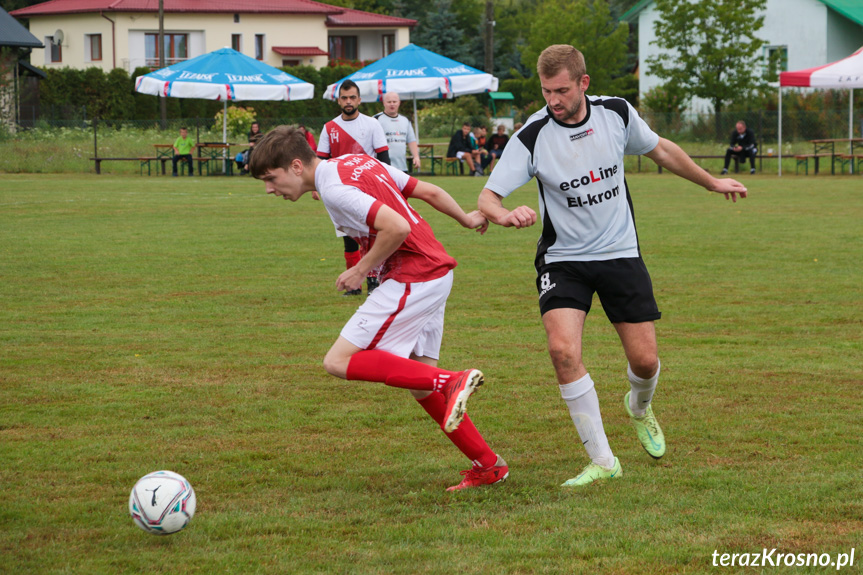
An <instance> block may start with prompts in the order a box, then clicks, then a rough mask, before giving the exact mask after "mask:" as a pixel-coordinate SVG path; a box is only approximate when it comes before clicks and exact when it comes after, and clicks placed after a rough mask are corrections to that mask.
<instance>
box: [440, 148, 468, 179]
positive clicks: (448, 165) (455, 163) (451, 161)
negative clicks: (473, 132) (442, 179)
mask: <svg viewBox="0 0 863 575" xmlns="http://www.w3.org/2000/svg"><path fill="white" fill-rule="evenodd" d="M465 153H467V152H465ZM443 165H444V175H447V174H450V173H452V175H453V176H458V175H462V176H463V175H464V163H462V161H461V160H459V159H458V158H444V163H443Z"/></svg>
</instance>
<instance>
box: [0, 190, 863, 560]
mask: <svg viewBox="0 0 863 575" xmlns="http://www.w3.org/2000/svg"><path fill="white" fill-rule="evenodd" d="M741 179H742V180H743V181H744V182H745V183H746V184H747V185H748V186H749V189H750V191H751V196H750V197H749V198H748V199H746V200H744V201H742V202H738V203H736V204H733V203H731V202H727V201H726V200H724V199H723V198H722V197H720V196H712V195H710V194H708V193H707V192H704V191H703V190H700V189H698V188H696V187H695V186H693V185H691V184H689V183H687V182H684V181H682V180H680V179H678V178H675V177H673V176H670V175H668V174H666V175H663V176H658V175H655V174H650V175H640V176H634V177H631V178H630V181H629V184H630V188H631V190H632V191H633V200H634V204H635V210H636V217H637V221H638V225H639V227H638V229H639V235H640V240H641V244H642V251H643V254H644V257H645V259H646V261H647V264H648V267H649V268H650V270H651V274H652V277H653V281H654V286H655V289H656V295H657V299H658V300H659V305H660V309H661V310H662V311H663V319H662V320H661V321H659V322H658V323H657V330H658V334H659V341H660V356H661V358H662V365H663V371H662V377H661V380H660V387H659V389H658V391H657V394H656V401H655V403H654V406H655V410H656V413H657V416H658V418H659V420H660V422H662V424H663V427H664V430H665V433H666V437H667V439H668V444H669V453H668V454H667V455H666V457H665V458H664V459H663V460H661V462H658V463H657V462H653V461H652V460H651V459H650V458H649V457H648V456H647V454H645V453H644V452H643V450H642V449H641V446H640V445H639V443H638V441H637V439H636V438H635V434H634V432H633V430H632V429H631V427H630V425H629V422H628V418H627V416H626V414H625V412H624V409H623V405H622V398H623V395H624V393H625V392H626V391H627V390H628V383H627V381H626V375H625V369H626V364H625V360H624V358H623V354H622V352H621V349H620V345H619V343H618V342H617V339H616V335H615V334H614V331H613V329H612V328H611V326H610V325H609V324H608V322H607V320H606V319H605V317H604V315H603V314H602V312H601V310H600V309H599V306H598V303H597V305H596V306H595V311H594V313H592V314H591V315H590V317H589V319H588V324H587V328H586V334H585V363H586V364H587V366H588V368H589V370H590V372H591V375H592V376H593V379H594V380H595V381H596V382H597V391H598V393H599V396H600V402H601V404H602V406H603V415H604V420H605V425H606V430H607V433H608V435H609V439H610V442H611V445H612V448H613V449H614V450H615V454H616V455H617V456H618V457H619V458H620V461H621V464H622V465H623V471H624V476H623V478H622V479H621V480H620V481H615V482H612V483H608V484H604V485H595V486H592V487H590V488H587V489H584V490H581V491H562V490H561V489H560V488H559V487H558V486H559V484H560V483H562V482H563V481H564V480H566V479H568V478H570V477H572V476H574V475H575V474H576V473H577V472H578V471H579V470H580V469H581V468H582V467H583V466H584V465H585V464H586V463H587V458H586V455H585V453H584V450H583V449H582V447H581V445H580V441H579V439H578V436H577V434H576V432H575V428H574V427H573V425H572V423H571V421H570V419H569V416H568V413H567V410H566V407H565V404H564V403H563V401H562V400H561V399H560V395H559V392H558V389H557V386H556V384H555V381H554V374H553V372H552V369H551V365H550V362H549V360H548V358H547V354H546V351H545V341H544V334H543V332H542V328H541V324H540V320H539V316H538V311H537V307H536V290H535V287H534V284H533V282H534V271H533V268H532V262H533V253H534V249H535V242H536V239H537V236H538V234H539V228H538V227H537V228H534V229H529V230H511V229H502V228H497V227H495V228H492V229H491V230H490V231H489V233H488V234H486V235H485V236H482V237H480V236H479V235H478V234H475V233H473V232H470V231H467V230H464V229H462V228H460V227H458V226H457V225H456V224H455V223H454V222H451V221H449V220H446V218H444V217H443V216H440V215H438V214H436V213H432V212H430V211H429V210H428V209H422V207H421V211H422V213H423V214H424V215H426V216H427V218H428V219H429V220H430V221H431V223H432V226H433V227H434V228H435V229H436V231H437V233H438V237H439V238H440V239H441V241H442V242H443V243H444V245H445V246H446V247H447V248H448V250H449V251H450V253H452V254H453V255H454V256H455V257H456V259H458V261H459V262H460V265H459V267H458V268H457V269H456V283H455V288H454V290H453V294H452V296H451V298H450V301H449V305H448V309H447V312H448V313H447V333H446V335H445V337H444V346H443V350H442V359H441V365H442V366H444V367H450V368H453V369H461V368H466V367H474V366H475V367H480V368H482V369H483V370H484V372H485V374H486V382H487V383H486V385H485V386H484V387H483V388H482V389H481V390H480V391H479V393H478V394H477V395H476V396H475V397H474V398H473V399H472V400H471V414H472V417H473V419H474V421H475V423H476V424H477V426H478V427H479V428H480V430H481V431H482V432H483V433H484V434H485V436H486V438H487V439H488V441H489V443H490V444H491V445H492V447H493V448H494V449H495V450H496V451H498V452H499V453H500V454H502V455H503V456H504V457H505V458H506V459H507V461H508V462H509V464H510V467H511V474H510V479H509V481H508V482H507V483H505V484H504V485H502V486H495V487H493V488H487V489H481V490H475V491H472V492H467V493H455V494H451V493H445V492H444V489H445V488H446V487H447V486H449V485H452V484H454V483H456V482H458V480H459V479H460V476H459V475H458V471H459V470H461V469H466V468H467V467H468V466H469V464H468V462H467V461H466V460H464V458H463V457H462V456H461V455H460V454H459V453H458V452H457V451H456V450H455V448H453V447H452V446H451V445H450V444H449V442H448V441H447V440H446V438H445V437H444V436H443V434H442V433H441V432H440V431H439V430H436V429H435V428H434V425H433V424H432V423H431V421H430V420H428V418H427V417H426V416H425V414H424V412H423V411H422V410H421V409H420V407H419V406H417V405H416V404H415V402H414V401H413V400H411V399H410V398H409V397H408V395H407V393H405V392H403V391H400V390H396V389H393V388H388V387H385V386H383V385H380V384H366V383H348V382H344V381H341V380H336V379H335V378H332V377H329V376H327V375H326V373H325V372H324V371H323V369H322V368H321V366H320V363H321V359H322V357H323V355H324V353H325V352H326V350H327V349H328V347H329V345H330V344H331V342H332V341H333V340H334V338H335V337H336V336H337V335H338V332H339V330H340V328H341V326H342V324H343V323H344V322H345V321H346V320H347V318H348V317H349V316H350V315H351V313H352V311H353V309H354V308H355V306H356V305H357V300H356V299H352V298H342V297H340V296H339V295H338V294H337V293H336V292H335V289H334V287H333V286H334V282H335V278H336V277H337V276H338V274H339V273H340V272H341V270H342V269H343V267H344V260H343V258H342V255H341V248H340V246H341V242H340V241H339V240H337V239H336V237H335V236H334V233H333V228H332V224H330V223H329V220H328V219H327V217H326V214H325V212H324V210H323V207H322V206H321V205H320V204H318V203H316V202H313V201H312V200H311V199H310V198H309V197H304V198H303V199H302V200H301V201H300V202H298V203H296V204H292V203H288V202H282V201H280V200H276V199H274V198H272V197H268V196H266V195H265V194H264V193H263V186H262V184H260V183H259V182H256V181H254V180H250V179H248V178H217V177H210V178H206V177H205V178H195V179H189V180H188V181H186V180H183V179H172V178H156V177H152V178H146V177H138V176H125V177H113V176H101V177H98V176H88V175H79V176H76V175H68V174H66V175H53V176H52V175H38V176H37V175H12V176H10V175H4V176H2V183H0V246H2V247H0V250H2V254H3V255H2V258H0V350H2V353H0V498H2V504H0V557H2V560H0V573H16V574H18V573H82V574H100V573H105V574H114V573H144V572H150V573H202V574H210V573H231V574H246V573H374V574H377V573H386V574H388V573H404V574H413V573H432V572H434V573H440V572H448V573H499V572H501V573H519V574H521V573H551V574H556V573H600V572H601V573H619V574H630V573H713V572H729V573H732V572H733V573H736V572H794V573H807V572H812V573H816V572H817V573H821V572H830V571H836V567H833V566H826V567H808V568H807V567H793V568H791V567H784V566H780V567H769V566H768V567H767V568H765V569H763V570H762V569H758V568H756V569H752V568H742V569H741V568H739V567H738V568H729V567H724V568H723V567H719V566H714V564H713V562H714V558H713V554H714V552H718V553H719V554H720V555H721V554H722V553H753V554H754V553H759V554H760V553H761V552H762V550H763V549H765V548H766V549H768V550H770V549H773V548H776V549H777V553H794V554H797V553H807V554H819V555H820V554H822V553H829V554H831V556H832V557H833V558H834V559H835V558H836V556H837V555H838V554H840V553H850V552H851V550H852V549H854V548H856V560H855V565H854V567H853V568H851V567H848V568H846V569H845V570H846V571H849V572H859V571H860V567H859V565H860V563H861V562H863V558H861V555H863V548H861V547H863V546H861V545H860V543H861V534H863V487H861V480H860V479H861V475H860V459H861V453H863V445H861V439H860V437H861V425H860V417H861V412H863V399H861V395H863V365H861V357H863V330H861V328H863V297H861V287H860V286H861V282H863V271H861V261H863V242H861V221H863V196H861V191H863V185H861V180H860V178H859V177H840V176H835V177H831V176H819V177H817V178H814V177H809V178H803V177H800V178H790V177H789V178H782V179H778V178H775V177H769V176H755V177H750V176H748V175H746V176H742V177H741ZM435 182H436V183H439V184H440V185H442V186H444V187H445V188H447V189H448V190H449V191H450V192H451V193H452V194H453V196H455V197H456V198H457V199H458V200H459V201H460V203H461V204H462V205H463V206H465V207H471V206H474V205H475V202H476V196H477V194H478V192H479V182H480V180H479V179H475V178H437V179H436V180H435ZM516 202H519V203H527V204H528V205H533V206H535V204H536V192H535V188H534V187H533V186H532V185H531V186H527V187H526V188H525V189H524V191H523V192H521V193H519V194H517V195H516V196H515V197H514V198H511V199H510V200H509V201H508V202H507V204H508V205H510V206H513V205H515V203H516ZM158 469H171V470H173V471H176V472H178V473H181V474H183V475H185V476H186V477H187V478H188V479H189V480H190V481H191V483H192V485H193V486H194V488H195V490H196V492H197V496H198V511H197V514H196V516H195V518H194V519H193V521H192V523H191V524H190V526H189V527H188V528H187V529H186V530H184V531H183V532H181V533H179V534H177V535H173V536H170V537H154V536H150V535H147V534H145V533H143V532H142V531H140V530H139V529H137V528H136V527H135V526H134V525H133V523H132V520H131V518H130V517H129V514H128V511H127V502H128V497H129V491H130V490H131V488H132V485H133V484H134V483H135V481H136V480H137V479H138V478H139V477H140V476H142V475H144V474H145V473H147V472H150V471H155V470H158ZM774 558H775V556H774Z"/></svg>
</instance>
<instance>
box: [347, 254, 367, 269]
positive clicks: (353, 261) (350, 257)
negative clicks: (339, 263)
mask: <svg viewBox="0 0 863 575" xmlns="http://www.w3.org/2000/svg"><path fill="white" fill-rule="evenodd" d="M361 259H363V254H361V253H360V251H359V250H357V251H355V252H345V269H346V270H349V269H351V268H352V267H354V266H355V265H357V264H358V263H360V260H361Z"/></svg>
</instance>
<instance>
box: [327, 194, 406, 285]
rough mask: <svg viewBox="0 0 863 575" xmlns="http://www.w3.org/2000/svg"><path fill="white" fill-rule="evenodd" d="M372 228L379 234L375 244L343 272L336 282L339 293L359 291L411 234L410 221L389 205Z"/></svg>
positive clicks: (384, 207) (380, 213)
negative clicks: (372, 273)
mask: <svg viewBox="0 0 863 575" xmlns="http://www.w3.org/2000/svg"><path fill="white" fill-rule="evenodd" d="M372 228H374V230H375V232H376V234H377V235H376V237H375V243H374V244H373V245H372V248H371V249H370V250H369V251H368V252H367V253H366V254H365V255H364V256H363V257H362V258H361V259H360V261H359V262H357V265H355V266H354V267H352V268H351V269H349V270H347V271H344V272H342V274H341V275H340V276H339V278H338V279H337V280H336V289H338V290H339V291H342V290H355V289H359V288H360V286H362V285H363V282H364V281H365V279H366V276H367V275H368V274H369V272H370V271H371V270H373V269H374V268H376V267H378V266H379V265H380V264H381V263H382V262H383V261H384V260H385V259H387V258H388V257H390V256H391V255H392V254H393V253H394V252H395V251H396V250H397V249H398V248H399V246H400V245H402V243H404V241H405V240H406V239H407V237H408V236H409V235H410V233H411V225H410V224H409V223H408V221H407V220H406V219H404V218H403V217H402V216H401V215H400V214H399V213H398V212H396V211H395V210H394V209H392V208H391V207H389V206H387V205H382V206H381V207H380V209H378V213H377V214H375V221H374V223H373V224H372Z"/></svg>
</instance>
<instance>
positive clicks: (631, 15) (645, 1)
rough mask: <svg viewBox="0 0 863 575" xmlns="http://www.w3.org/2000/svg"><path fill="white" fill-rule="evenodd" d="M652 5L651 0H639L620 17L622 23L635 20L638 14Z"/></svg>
mask: <svg viewBox="0 0 863 575" xmlns="http://www.w3.org/2000/svg"><path fill="white" fill-rule="evenodd" d="M652 3H653V0H641V1H640V2H639V3H638V4H636V5H635V6H633V7H632V8H630V9H629V10H627V11H626V12H624V13H623V16H621V17H620V19H621V20H623V21H624V22H632V21H633V20H635V17H636V16H638V13H639V12H641V11H642V10H644V9H645V8H647V7H648V6H649V5H650V4H652Z"/></svg>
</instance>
